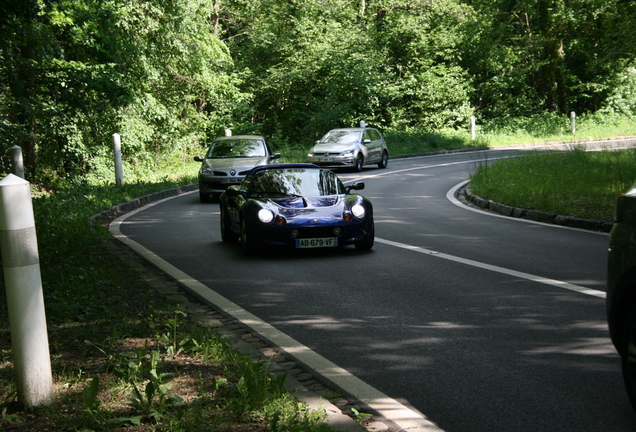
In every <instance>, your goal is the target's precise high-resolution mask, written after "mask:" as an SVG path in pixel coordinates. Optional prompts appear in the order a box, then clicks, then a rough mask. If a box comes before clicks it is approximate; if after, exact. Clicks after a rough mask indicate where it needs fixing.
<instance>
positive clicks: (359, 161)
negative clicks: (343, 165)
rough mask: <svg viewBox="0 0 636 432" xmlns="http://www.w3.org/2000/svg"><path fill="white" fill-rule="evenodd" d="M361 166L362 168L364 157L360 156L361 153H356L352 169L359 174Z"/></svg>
mask: <svg viewBox="0 0 636 432" xmlns="http://www.w3.org/2000/svg"><path fill="white" fill-rule="evenodd" d="M363 166H364V156H362V153H358V157H356V163H355V165H354V166H353V169H354V170H355V171H356V172H360V171H362V167H363Z"/></svg>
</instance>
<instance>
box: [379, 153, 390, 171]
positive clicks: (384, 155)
mask: <svg viewBox="0 0 636 432" xmlns="http://www.w3.org/2000/svg"><path fill="white" fill-rule="evenodd" d="M388 164H389V154H388V153H387V151H386V150H384V151H383V152H382V157H381V158H380V162H378V168H386V166H387V165H388Z"/></svg>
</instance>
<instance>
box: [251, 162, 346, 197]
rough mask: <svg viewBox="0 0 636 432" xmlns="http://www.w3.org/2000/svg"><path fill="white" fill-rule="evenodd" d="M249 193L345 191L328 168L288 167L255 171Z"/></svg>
mask: <svg viewBox="0 0 636 432" xmlns="http://www.w3.org/2000/svg"><path fill="white" fill-rule="evenodd" d="M251 193H252V194H258V195H260V194H280V195H292V196H295V195H298V196H325V195H338V194H344V193H346V192H345V188H344V186H343V184H342V182H341V181H340V179H339V178H338V177H337V176H336V175H335V174H334V173H333V172H331V171H329V170H320V169H314V168H311V169H302V168H301V169H299V168H289V169H271V170H267V171H260V172H257V173H256V175H255V176H254V179H253V181H252V191H251Z"/></svg>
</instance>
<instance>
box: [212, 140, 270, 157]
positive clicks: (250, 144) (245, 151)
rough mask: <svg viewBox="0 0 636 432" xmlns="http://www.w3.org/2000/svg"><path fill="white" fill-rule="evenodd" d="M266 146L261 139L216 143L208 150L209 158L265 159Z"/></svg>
mask: <svg viewBox="0 0 636 432" xmlns="http://www.w3.org/2000/svg"><path fill="white" fill-rule="evenodd" d="M264 156H265V146H264V144H263V141H261V140H259V139H236V140H222V141H215V142H214V143H212V145H211V146H210V149H209V150H208V154H207V156H206V157H207V158H208V159H210V158H237V157H264Z"/></svg>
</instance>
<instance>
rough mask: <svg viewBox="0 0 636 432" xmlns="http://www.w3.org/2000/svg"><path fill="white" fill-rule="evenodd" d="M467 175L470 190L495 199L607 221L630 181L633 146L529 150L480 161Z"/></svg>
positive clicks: (634, 173) (635, 171)
mask: <svg viewBox="0 0 636 432" xmlns="http://www.w3.org/2000/svg"><path fill="white" fill-rule="evenodd" d="M470 180H471V188H472V191H473V193H475V194H476V195H478V196H480V197H481V198H484V199H488V200H493V201H495V202H498V203H501V204H507V205H510V206H513V207H521V208H525V209H536V210H541V211H544V212H547V213H553V214H558V215H568V216H577V217H580V218H585V219H597V220H612V218H613V216H614V206H615V202H616V197H618V196H619V195H620V194H621V193H625V192H627V190H629V189H630V188H631V186H632V185H633V184H634V182H635V181H636V150H635V149H629V150H619V151H600V152H586V151H585V150H583V149H581V148H577V147H576V146H573V147H572V149H571V150H569V151H566V152H554V151H548V152H545V151H543V152H540V151H531V152H530V153H529V154H527V155H524V156H520V157H517V158H511V159H503V160H498V161H496V162H494V163H484V164H481V165H480V166H479V168H478V169H477V170H476V171H475V172H474V173H472V174H471V176H470Z"/></svg>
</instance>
